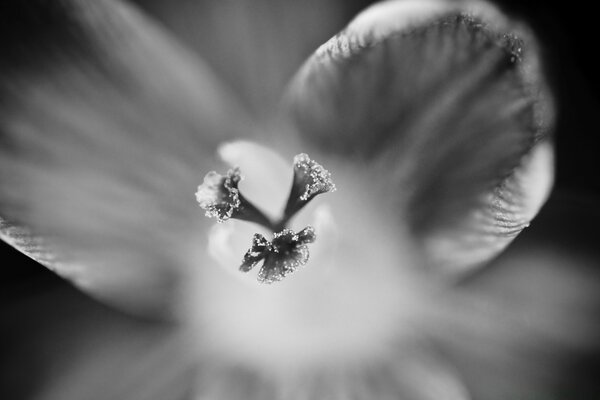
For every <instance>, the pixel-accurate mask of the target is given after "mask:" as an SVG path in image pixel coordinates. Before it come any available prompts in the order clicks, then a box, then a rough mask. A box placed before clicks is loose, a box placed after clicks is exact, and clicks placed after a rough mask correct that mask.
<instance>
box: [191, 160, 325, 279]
mask: <svg viewBox="0 0 600 400" xmlns="http://www.w3.org/2000/svg"><path fill="white" fill-rule="evenodd" d="M241 180H242V176H241V174H240V170H239V168H233V169H230V170H229V171H228V172H227V175H226V176H223V175H220V174H218V173H217V172H215V171H211V172H209V173H208V174H206V176H205V177H204V182H203V183H202V184H201V185H200V186H198V191H197V192H196V200H197V201H198V204H200V207H202V208H203V209H204V210H206V216H207V217H210V218H216V219H217V221H218V222H224V221H227V220H228V219H230V218H235V219H240V220H245V221H250V222H255V223H258V224H260V225H262V226H264V227H265V228H267V229H268V230H269V231H271V232H275V233H274V234H273V240H272V241H269V240H267V239H266V238H265V237H264V236H263V235H261V234H260V233H255V234H254V236H253V238H252V246H251V247H250V249H249V250H248V251H247V252H246V254H245V255H244V258H243V260H242V264H241V266H240V271H242V272H248V271H250V270H251V269H252V268H254V267H255V266H256V265H257V264H258V263H260V262H261V261H262V262H263V265H262V267H261V269H260V271H259V272H258V281H259V282H261V283H273V282H277V281H280V280H282V279H283V278H285V277H286V276H287V275H289V274H291V273H293V272H294V271H296V269H298V268H299V267H300V266H302V265H304V264H306V262H307V261H308V257H309V252H308V243H312V242H314V241H315V238H316V236H315V230H314V228H313V227H311V226H308V227H306V228H304V229H303V230H301V231H300V232H298V233H294V231H292V230H291V229H288V228H287V225H288V223H289V221H290V220H291V218H292V217H293V216H294V215H295V214H296V213H297V212H298V211H299V210H300V209H302V207H304V206H305V205H306V204H308V202H310V201H311V200H312V199H313V198H315V196H317V195H319V194H321V193H326V192H333V191H335V190H336V187H335V184H334V183H333V181H332V179H331V174H330V173H329V171H327V170H326V169H325V168H323V167H322V166H321V165H320V164H319V163H317V162H315V161H313V160H311V159H310V157H309V156H308V155H306V154H304V153H302V154H298V155H297V156H295V157H294V181H293V183H292V189H291V192H290V195H289V198H288V201H287V204H286V207H285V211H284V213H283V215H282V216H281V217H280V218H279V219H278V220H276V221H271V220H270V219H269V218H268V217H266V216H265V215H264V214H263V213H262V212H261V211H260V210H259V209H257V208H256V207H255V206H254V205H253V204H252V203H251V202H250V201H248V200H247V199H246V198H245V197H244V196H243V195H242V193H241V192H240V190H239V189H238V184H239V182H240V181H241Z"/></svg>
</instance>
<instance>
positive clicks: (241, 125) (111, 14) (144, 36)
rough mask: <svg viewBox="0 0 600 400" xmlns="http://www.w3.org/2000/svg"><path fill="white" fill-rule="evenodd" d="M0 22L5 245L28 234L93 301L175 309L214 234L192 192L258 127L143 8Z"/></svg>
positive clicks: (37, 13)
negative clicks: (228, 148)
mask: <svg viewBox="0 0 600 400" xmlns="http://www.w3.org/2000/svg"><path fill="white" fill-rule="evenodd" d="M1 14H2V16H1V17H0V19H1V21H0V26H2V28H1V29H2V33H3V34H2V35H0V36H1V39H0V41H1V45H2V48H3V51H4V54H3V57H2V60H0V77H1V78H0V115H1V117H0V132H1V139H2V142H3V146H2V148H1V149H0V171H1V172H0V192H1V193H2V196H1V197H0V215H2V216H3V218H4V220H3V223H2V227H1V228H2V231H3V232H4V236H5V237H7V236H10V237H13V238H14V235H13V234H11V231H10V230H11V229H13V233H14V229H24V228H17V227H15V228H10V226H18V227H27V235H26V236H23V235H21V236H20V237H21V238H22V239H23V238H27V237H29V238H31V237H32V236H31V235H33V237H35V236H37V237H40V236H41V237H44V243H45V245H49V246H50V247H52V248H53V249H54V250H57V251H59V252H60V254H59V256H60V257H59V258H60V260H61V263H59V264H58V265H56V270H57V272H58V273H59V274H61V275H64V276H68V277H69V278H71V279H73V280H74V281H75V283H76V284H78V285H79V286H80V287H84V288H85V289H86V290H87V291H88V292H90V293H93V294H94V295H96V296H97V297H100V298H102V299H104V300H106V301H109V302H111V303H112V304H118V305H120V306H122V307H125V308H127V309H129V310H135V311H146V312H150V311H157V310H160V311H165V310H166V308H168V306H169V305H171V302H172V300H173V298H172V296H173V292H172V290H173V289H174V284H175V283H176V281H177V279H178V278H177V277H178V271H179V270H181V268H182V267H183V266H184V265H185V264H186V263H188V264H189V260H188V255H189V254H188V253H186V252H185V251H184V249H188V248H189V246H190V243H189V242H190V241H193V240H195V235H198V234H199V233H198V232H201V230H200V228H201V225H202V224H206V223H207V222H205V221H204V220H203V218H202V213H201V210H199V209H198V207H197V205H196V204H195V200H194V191H195V189H196V187H197V185H198V183H200V182H201V178H202V176H203V175H204V174H205V173H206V171H207V170H209V169H210V168H209V167H208V166H209V165H210V164H212V163H213V162H214V160H213V156H212V154H213V153H214V151H215V149H216V147H217V143H219V142H221V141H223V140H227V139H228V138H230V137H237V136H239V135H241V134H242V133H244V134H246V135H248V134H251V132H252V129H253V128H252V123H251V122H249V120H248V118H247V116H246V114H245V113H244V111H243V110H241V109H240V108H239V107H238V106H237V105H236V103H235V101H234V99H233V98H232V97H231V96H230V95H229V94H228V93H227V92H226V91H225V90H224V88H223V87H222V86H221V85H219V84H218V82H217V80H216V79H215V78H214V76H213V75H212V74H211V73H210V71H209V70H208V68H207V67H206V66H205V65H204V64H203V63H202V61H201V60H198V59H196V58H195V57H193V56H192V55H191V54H189V53H187V52H186V51H185V50H184V49H182V48H181V47H179V46H178V45H177V44H176V43H174V41H173V40H172V39H171V38H170V37H169V36H168V35H166V34H165V33H164V32H163V31H162V30H161V29H159V28H158V27H156V26H154V25H153V24H152V22H151V21H149V20H148V19H146V18H145V17H144V16H143V15H141V14H140V13H139V12H138V11H137V10H136V9H135V8H132V7H129V6H126V5H125V4H121V3H120V2H118V1H92V0H89V1H74V0H73V1H71V0H68V1H61V2H46V1H33V2H26V3H21V2H10V5H8V6H3V9H2V13H1ZM196 221H199V222H196ZM36 240H39V239H36ZM10 242H11V243H12V244H13V245H16V247H18V248H20V249H22V250H25V252H26V253H27V251H28V250H27V249H26V248H24V247H23V245H26V246H27V243H25V242H23V241H22V242H20V243H18V241H17V242H15V241H14V240H10ZM31 250H32V249H31V248H29V253H30V254H32V253H31ZM32 255H34V254H32ZM34 256H35V255H34ZM37 259H38V260H40V261H42V262H44V263H46V264H47V262H46V260H45V259H40V258H39V257H37ZM63 260H68V262H66V261H65V262H62V261H63ZM72 265H77V266H78V269H74V268H72V267H71V266H72ZM74 270H75V271H76V272H77V273H76V276H73V271H74Z"/></svg>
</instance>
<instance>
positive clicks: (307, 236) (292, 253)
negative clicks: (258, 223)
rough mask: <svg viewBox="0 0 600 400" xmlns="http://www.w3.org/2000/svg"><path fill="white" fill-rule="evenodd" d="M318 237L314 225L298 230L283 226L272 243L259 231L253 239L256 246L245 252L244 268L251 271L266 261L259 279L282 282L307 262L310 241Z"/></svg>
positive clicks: (242, 267) (241, 267) (243, 269)
mask: <svg viewBox="0 0 600 400" xmlns="http://www.w3.org/2000/svg"><path fill="white" fill-rule="evenodd" d="M315 239H316V235H315V231H314V228H313V227H311V226H308V227H306V228H304V229H303V230H301V231H300V232H298V233H294V231H292V230H291V229H283V230H282V231H280V232H277V233H275V234H274V235H273V240H272V241H270V242H269V241H268V240H267V239H266V238H265V237H264V236H263V235H261V234H259V233H257V234H255V235H254V237H253V238H252V247H251V248H250V249H249V250H248V251H247V252H246V254H245V255H244V259H243V261H242V265H241V266H240V270H241V271H243V272H248V271H250V270H251V269H252V268H253V267H254V266H256V265H257V264H258V263H259V262H260V261H261V260H262V261H264V262H263V265H262V267H261V269H260V271H259V272H258V281H259V282H260V283H273V282H278V281H281V280H283V278H285V277H286V276H288V275H289V274H291V273H293V272H294V271H296V270H297V269H298V268H299V267H301V266H303V265H305V264H306V263H307V261H308V258H309V252H308V243H312V242H314V241H315Z"/></svg>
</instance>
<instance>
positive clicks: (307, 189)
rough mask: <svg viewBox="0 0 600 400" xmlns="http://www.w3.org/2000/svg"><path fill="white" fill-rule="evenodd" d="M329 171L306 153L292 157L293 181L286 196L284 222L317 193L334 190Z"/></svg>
mask: <svg viewBox="0 0 600 400" xmlns="http://www.w3.org/2000/svg"><path fill="white" fill-rule="evenodd" d="M335 190H336V187H335V184H334V183H333V180H332V179H331V173H330V172H329V171H327V170H326V169H325V168H323V166H322V165H321V164H319V163H317V162H316V161H314V160H311V159H310V157H309V156H308V155H307V154H304V153H301V154H298V155H296V156H295V157H294V182H293V184H292V189H291V192H290V195H289V197H288V202H287V204H286V207H285V211H284V215H283V219H282V221H283V222H284V223H285V222H287V221H288V220H289V219H291V218H292V216H294V214H296V213H297V212H298V211H300V209H302V207H304V206H305V205H307V204H308V203H309V202H310V201H311V200H312V199H314V198H315V197H316V196H317V195H319V194H322V193H327V192H334V191H335Z"/></svg>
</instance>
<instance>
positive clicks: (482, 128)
mask: <svg viewBox="0 0 600 400" xmlns="http://www.w3.org/2000/svg"><path fill="white" fill-rule="evenodd" d="M287 109H288V110H289V113H290V115H291V118H292V120H293V121H294V122H295V124H296V126H297V129H298V130H299V132H300V133H301V134H302V135H303V137H304V138H305V140H306V141H308V142H311V143H312V144H313V145H316V146H319V147H320V148H322V149H326V150H327V151H329V152H331V153H337V154H341V155H345V156H346V157H351V160H352V162H355V163H356V164H357V165H359V164H361V163H364V164H365V165H366V168H368V169H371V173H372V174H373V175H374V176H373V180H374V181H378V182H382V184H381V193H380V195H381V196H385V197H388V198H391V199H395V201H394V208H393V210H389V212H390V213H393V214H394V215H399V217H400V218H401V223H403V224H405V225H407V226H408V227H409V229H410V230H411V231H412V232H413V234H414V236H415V237H416V238H417V240H419V241H420V242H421V243H422V244H423V248H424V252H425V253H427V254H425V256H426V258H427V263H428V264H430V265H432V266H433V267H435V268H437V269H438V270H439V269H441V270H450V271H452V272H455V271H456V269H459V270H461V271H462V270H465V269H468V268H469V267H471V266H472V265H474V264H479V263H480V262H481V261H485V260H487V259H489V258H490V257H491V256H493V255H494V254H496V252H497V251H498V250H499V249H500V248H502V247H503V246H504V245H506V244H507V243H508V242H509V241H510V239H511V238H512V237H514V236H515V235H516V234H517V233H518V231H520V229H522V228H523V227H524V226H526V225H527V224H528V223H529V220H530V219H531V218H532V217H533V216H534V215H535V212H537V209H539V207H540V206H541V204H542V203H543V200H544V199H545V193H547V191H548V189H549V187H550V186H551V181H552V179H551V176H552V168H551V167H552V165H551V164H552V163H551V161H548V160H549V159H550V157H551V155H550V152H551V150H549V147H548V146H549V145H548V144H546V145H545V146H546V147H544V150H542V151H541V153H540V155H535V154H534V149H536V148H537V147H538V146H540V145H541V144H540V143H542V142H544V140H545V138H546V137H547V135H548V131H549V129H550V126H551V125H552V116H553V110H552V102H551V98H550V95H549V92H548V89H547V87H546V85H545V82H544V80H543V77H542V74H541V72H540V67H539V56H538V49H537V45H536V43H535V40H534V38H533V37H532V35H531V33H530V32H529V31H528V30H527V29H526V27H524V26H522V25H519V24H516V23H513V22H511V21H508V20H507V19H506V17H504V16H503V15H501V14H500V13H499V12H498V11H497V10H495V9H494V8H493V7H492V6H490V5H489V4H487V3H484V2H478V1H457V2H444V1H441V0H426V1H399V0H397V1H389V2H384V3H381V4H377V5H375V6H373V7H371V8H370V9H367V10H366V11H365V12H364V13H362V14H360V15H359V16H358V17H357V18H356V19H355V20H354V21H353V22H351V23H350V24H349V25H348V27H347V28H346V29H345V30H343V31H342V32H341V33H340V34H338V35H337V36H335V37H334V38H332V39H331V40H330V41H329V42H327V43H326V44H324V45H323V46H321V47H320V48H319V49H318V50H317V52H316V53H315V54H314V55H313V56H312V57H311V58H310V59H309V60H308V61H307V62H306V64H305V65H304V66H303V68H302V69H301V70H300V72H299V73H298V75H297V76H296V78H295V79H294V80H293V81H292V84H291V86H290V88H289V92H288V94H287ZM529 160H536V161H531V162H530V161H529ZM531 163H533V164H535V167H530V168H529V164H531ZM528 168H529V169H528ZM523 176H527V178H524V177H523ZM519 181H527V182H529V181H534V182H535V181H541V182H543V184H541V186H543V187H542V188H541V189H540V188H538V187H537V186H535V185H534V186H530V185H528V184H526V183H525V182H523V183H518V182H519ZM530 191H531V193H530ZM538 192H539V193H538ZM491 206H493V207H495V211H494V212H490V210H489V208H490V207H491ZM524 209H527V210H528V211H524ZM532 210H533V211H532ZM482 213H483V214H486V215H488V214H489V215H488V217H486V218H474V217H472V215H473V214H482ZM502 225H504V226H502ZM506 226H511V228H514V229H513V231H511V232H510V233H509V234H507V229H506ZM480 231H484V232H486V235H487V239H490V238H491V239H492V240H488V241H485V240H479V241H477V243H473V242H471V241H470V240H471V238H472V237H473V236H474V235H475V234H476V233H479V232H480ZM494 237H497V238H500V239H499V240H500V241H499V242H497V241H495V240H493V238H494ZM440 242H445V244H444V246H445V247H444V248H443V249H442V248H438V247H437V244H433V243H440ZM475 245H476V246H475ZM486 246H487V247H486ZM447 249H450V254H448V252H446V251H445V250H447ZM456 249H458V250H460V253H457V254H454V253H452V252H453V251H454V250H456ZM470 251H473V252H474V253H477V254H469V252H470ZM445 255H448V258H447V259H445V258H444V256H445Z"/></svg>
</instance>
